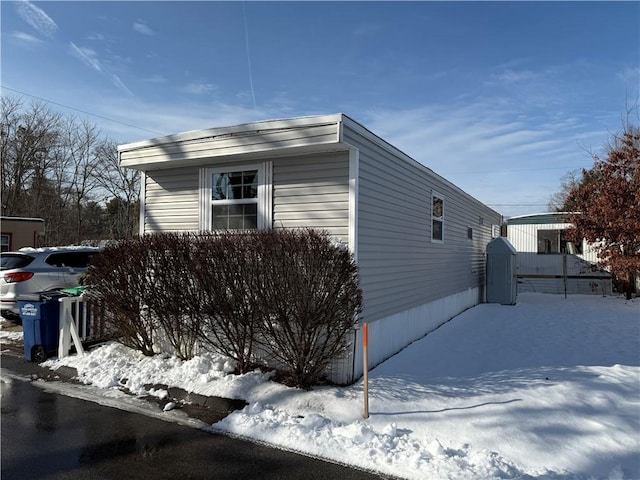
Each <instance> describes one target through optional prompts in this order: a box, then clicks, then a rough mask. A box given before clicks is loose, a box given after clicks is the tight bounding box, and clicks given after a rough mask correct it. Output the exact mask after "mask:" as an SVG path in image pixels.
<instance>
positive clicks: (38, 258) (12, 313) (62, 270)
mask: <svg viewBox="0 0 640 480" xmlns="http://www.w3.org/2000/svg"><path fill="white" fill-rule="evenodd" d="M98 252H99V249H98V248H95V247H48V248H23V249H20V250H18V251H17V252H5V253H2V254H1V255H0V313H1V314H2V316H3V317H5V318H16V317H17V316H18V315H19V311H18V297H20V296H21V295H27V294H33V293H37V292H44V291H47V290H57V289H62V288H71V287H77V286H78V284H79V280H80V276H81V275H82V274H83V273H84V272H85V271H86V270H87V267H88V265H89V262H90V261H91V258H92V257H93V256H94V255H95V254H96V253H98Z"/></svg>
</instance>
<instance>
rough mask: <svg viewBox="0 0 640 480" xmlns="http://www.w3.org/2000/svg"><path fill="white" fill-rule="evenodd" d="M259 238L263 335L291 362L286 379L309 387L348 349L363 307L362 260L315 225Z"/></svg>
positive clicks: (271, 349)
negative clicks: (359, 264)
mask: <svg viewBox="0 0 640 480" xmlns="http://www.w3.org/2000/svg"><path fill="white" fill-rule="evenodd" d="M254 238H256V239H259V241H258V242H255V243H256V245H254V248H255V249H256V251H257V252H259V257H260V264H259V268H258V272H257V274H256V278H258V279H260V281H261V283H262V285H261V287H260V288H259V289H258V290H257V297H258V299H259V305H260V309H261V310H262V311H263V312H264V322H263V324H262V336H261V341H262V342H263V343H264V345H265V347H266V348H267V349H268V351H269V352H270V354H271V355H272V356H273V358H274V359H275V360H276V361H278V362H279V363H282V364H283V365H285V366H286V372H285V377H284V378H283V380H284V381H285V382H286V383H288V384H291V385H295V386H299V387H303V388H307V387H309V386H311V385H313V384H314V383H317V382H318V381H319V380H320V379H321V378H322V376H323V374H324V372H325V371H326V368H327V367H328V366H329V364H330V363H331V361H332V360H334V359H335V358H336V357H338V356H339V355H341V354H343V353H344V352H345V349H346V348H347V345H348V340H349V332H350V331H351V330H352V329H353V327H354V324H355V321H356V315H357V314H358V313H359V312H360V311H361V309H362V293H361V291H360V288H359V286H358V277H357V266H356V264H355V261H354V259H353V257H352V255H351V254H350V253H349V252H348V250H347V249H346V248H343V247H341V246H337V245H335V244H334V243H333V242H332V241H331V239H330V237H329V236H328V235H327V234H326V233H322V232H317V231H314V230H296V231H291V230H289V231H286V230H284V231H283V230H274V231H268V232H260V233H259V234H257V235H256V236H255V237H254Z"/></svg>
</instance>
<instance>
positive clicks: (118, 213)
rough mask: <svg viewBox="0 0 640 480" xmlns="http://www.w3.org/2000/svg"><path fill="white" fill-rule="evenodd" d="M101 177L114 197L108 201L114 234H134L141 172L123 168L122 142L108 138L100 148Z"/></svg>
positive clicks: (118, 235)
mask: <svg viewBox="0 0 640 480" xmlns="http://www.w3.org/2000/svg"><path fill="white" fill-rule="evenodd" d="M96 159H97V162H98V172H99V175H98V179H99V184H100V188H102V189H104V190H105V191H106V192H107V193H108V194H109V195H110V196H111V200H110V201H109V202H108V203H107V206H106V207H107V216H108V219H109V230H110V233H111V236H112V237H113V238H121V239H123V238H131V237H132V236H134V235H135V234H137V232H138V223H139V214H138V208H139V200H138V198H139V195H140V172H138V171H137V170H132V169H126V168H121V167H120V163H119V159H118V146H117V145H116V143H115V142H114V141H112V140H109V139H107V140H104V141H103V142H102V143H101V144H100V145H98V147H97V150H96Z"/></svg>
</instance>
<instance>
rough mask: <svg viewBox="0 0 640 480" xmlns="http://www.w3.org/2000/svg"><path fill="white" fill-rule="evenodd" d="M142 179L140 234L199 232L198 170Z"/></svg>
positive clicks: (152, 174) (163, 172)
mask: <svg viewBox="0 0 640 480" xmlns="http://www.w3.org/2000/svg"><path fill="white" fill-rule="evenodd" d="M143 179H144V182H145V185H144V189H143V190H142V191H143V192H144V211H143V219H144V230H143V233H157V232H187V231H197V230H198V229H199V207H200V195H199V189H198V185H199V180H198V179H199V171H198V168H196V167H190V168H179V169H178V168H172V169H165V170H154V171H151V172H146V175H144V177H143Z"/></svg>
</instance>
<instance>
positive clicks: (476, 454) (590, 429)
mask: <svg viewBox="0 0 640 480" xmlns="http://www.w3.org/2000/svg"><path fill="white" fill-rule="evenodd" d="M46 364H47V366H49V367H50V368H53V369H55V368H58V367H59V366H62V365H69V366H73V367H75V368H77V369H78V372H79V375H80V377H81V379H82V380H83V381H84V382H85V383H88V384H93V385H94V386H97V387H100V388H103V389H117V388H118V387H120V386H126V387H128V388H129V389H130V390H132V391H133V392H138V393H149V392H145V389H144V385H145V384H151V383H163V384H168V385H170V386H177V387H182V388H184V389H186V390H188V391H193V392H196V393H201V394H204V395H218V396H224V397H229V398H240V399H244V400H246V401H247V402H249V406H247V407H246V408H245V409H244V410H241V411H238V412H235V413H233V414H231V415H230V416H228V417H227V418H226V419H224V420H223V421H221V422H219V423H217V424H214V425H213V426H211V428H212V429H216V430H222V431H225V432H229V433H231V434H234V435H239V436H244V437H250V438H253V439H256V440H259V441H262V442H266V443H269V444H272V445H275V446H279V447H282V448H286V449H291V450H295V451H300V452H304V453H307V454H310V455H313V456H318V457H322V458H326V459H330V460H333V461H338V462H341V463H345V464H350V465H355V466H358V467H362V468H366V469H370V470H374V471H378V472H382V473H385V474H390V475H395V476H399V477H404V478H408V479H436V478H437V479H445V478H446V479H478V478H481V479H490V478H544V479H574V478H577V479H610V480H618V479H640V299H636V300H634V301H627V302H625V300H623V299H620V298H613V297H606V298H603V297H598V296H583V295H576V296H570V297H569V298H568V299H565V298H564V297H563V296H560V295H557V296H556V295H544V294H529V293H527V294H521V295H520V296H519V297H518V304H517V305H515V306H501V305H488V304H485V305H480V306H477V307H475V308H473V309H471V310H468V311H467V312H465V313H463V314H462V315H460V316H458V317H456V318H455V319H454V320H452V321H451V322H449V323H447V324H445V325H444V326H442V327H441V328H439V329H438V330H436V331H435V332H433V333H431V334H429V335H428V336H427V337H425V338H424V339H422V340H420V341H417V342H415V343H413V344H412V345H411V346H409V347H408V348H406V349H405V350H404V351H402V352H401V353H399V354H398V355H396V356H394V357H392V358H391V359H389V360H387V361H386V362H384V363H383V364H381V365H380V366H378V367H377V368H375V369H374V370H372V371H371V373H370V387H369V390H370V411H371V416H370V418H369V419H364V418H363V417H362V410H363V398H362V395H363V386H362V382H359V383H357V384H355V385H353V386H350V387H344V388H341V387H322V388H317V389H314V390H313V391H310V392H306V391H301V390H298V389H293V388H287V387H284V386H282V385H280V384H277V383H275V382H272V381H270V376H269V375H268V374H262V373H260V372H253V373H250V374H247V375H242V376H236V375H230V374H229V373H228V372H230V371H231V370H232V365H231V364H230V363H229V362H228V361H227V360H226V359H224V358H221V357H219V356H215V355H209V354H205V355H202V356H198V357H196V358H194V359H193V360H190V361H180V360H178V359H176V358H172V357H168V356H165V357H160V356H158V357H154V358H145V357H143V356H141V355H139V354H137V353H136V352H133V351H131V350H129V349H127V348H125V347H123V346H120V345H118V344H109V345H106V346H103V347H100V348H97V349H94V350H92V351H91V352H90V354H88V355H85V356H84V357H77V356H73V357H68V358H65V359H62V360H57V359H53V360H49V361H48V362H46ZM153 393H154V394H156V395H158V396H162V395H164V394H165V393H164V392H153Z"/></svg>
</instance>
